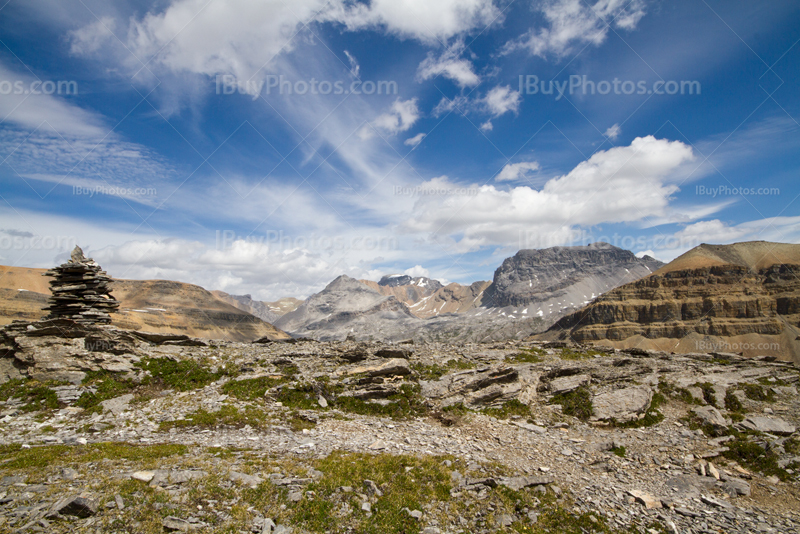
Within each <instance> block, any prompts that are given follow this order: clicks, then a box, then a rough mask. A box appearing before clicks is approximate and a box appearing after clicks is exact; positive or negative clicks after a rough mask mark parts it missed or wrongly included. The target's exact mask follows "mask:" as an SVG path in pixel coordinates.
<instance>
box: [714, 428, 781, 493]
mask: <svg viewBox="0 0 800 534" xmlns="http://www.w3.org/2000/svg"><path fill="white" fill-rule="evenodd" d="M731 433H732V434H733V436H734V439H732V440H730V441H728V442H727V443H726V444H725V446H726V447H727V448H728V450H727V451H725V452H723V453H722V455H723V456H725V458H728V459H729V460H734V461H736V462H738V463H739V464H741V465H743V466H744V467H746V468H748V469H751V470H753V471H760V472H761V473H763V474H764V475H765V476H770V475H774V476H776V477H778V478H779V479H781V480H783V481H784V482H785V481H787V480H789V479H790V478H791V475H790V474H789V473H787V472H786V470H785V469H783V468H781V467H780V466H779V465H778V455H777V454H775V453H774V452H773V451H768V450H766V449H764V447H762V446H761V445H759V444H758V443H754V442H752V441H750V440H749V439H748V437H749V436H750V434H748V433H740V432H737V431H732V432H731Z"/></svg>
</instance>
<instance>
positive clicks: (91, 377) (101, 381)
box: [75, 371, 137, 413]
mask: <svg viewBox="0 0 800 534" xmlns="http://www.w3.org/2000/svg"><path fill="white" fill-rule="evenodd" d="M83 385H84V386H94V387H95V388H97V391H96V392H95V393H90V392H88V391H84V392H83V393H82V394H81V396H80V398H79V399H78V401H77V402H76V403H75V405H76V406H79V407H81V408H83V409H84V410H86V413H93V412H99V411H101V410H102V407H101V406H100V403H101V402H103V401H105V400H108V399H113V398H114V397H119V396H121V395H125V394H126V393H130V392H132V391H133V390H134V389H135V388H136V387H137V384H136V383H134V382H133V381H132V380H125V379H123V378H121V377H119V376H118V375H117V373H109V372H108V371H88V372H87V373H86V377H85V378H84V379H83Z"/></svg>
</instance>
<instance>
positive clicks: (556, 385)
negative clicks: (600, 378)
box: [550, 374, 592, 395]
mask: <svg viewBox="0 0 800 534" xmlns="http://www.w3.org/2000/svg"><path fill="white" fill-rule="evenodd" d="M591 380H592V377H591V376H589V375H584V374H580V375H572V376H560V377H558V378H554V379H553V380H551V381H550V392H551V393H552V394H553V395H557V394H559V393H568V392H570V391H573V390H575V389H578V388H579V387H581V386H585V385H587V384H588V383H589V382H590V381H591Z"/></svg>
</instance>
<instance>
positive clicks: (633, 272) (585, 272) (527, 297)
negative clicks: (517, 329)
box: [483, 243, 663, 307]
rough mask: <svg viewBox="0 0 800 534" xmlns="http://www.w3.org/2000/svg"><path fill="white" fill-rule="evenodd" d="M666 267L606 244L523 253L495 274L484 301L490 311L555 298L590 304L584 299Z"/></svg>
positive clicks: (647, 258)
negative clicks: (491, 308)
mask: <svg viewBox="0 0 800 534" xmlns="http://www.w3.org/2000/svg"><path fill="white" fill-rule="evenodd" d="M662 265H663V263H661V262H660V261H658V260H654V259H653V258H650V257H645V258H643V259H639V258H637V257H636V256H634V254H633V253H632V252H631V251H629V250H623V249H621V248H617V247H614V246H612V245H609V244H608V243H593V244H591V245H587V246H585V247H583V246H579V247H552V248H547V249H541V250H520V251H519V252H517V254H516V255H514V256H513V257H511V258H508V259H506V260H505V261H504V262H503V264H502V265H501V266H500V267H499V268H498V269H497V270H496V271H495V273H494V280H493V282H492V285H491V286H490V287H489V289H487V290H486V295H484V299H483V302H484V305H485V306H488V307H504V306H525V305H529V304H532V303H536V302H543V301H548V300H551V299H553V298H554V297H555V298H558V299H560V300H561V301H562V302H564V303H574V304H573V305H574V306H577V307H581V306H583V304H584V303H585V302H586V301H587V299H588V300H591V297H584V295H595V296H597V295H600V294H601V293H604V292H606V291H608V290H610V289H613V288H615V287H617V286H619V285H622V284H624V283H627V282H632V281H634V280H637V279H639V278H641V277H643V276H647V275H648V274H650V273H651V272H653V271H655V270H657V269H658V268H659V267H661V266H662Z"/></svg>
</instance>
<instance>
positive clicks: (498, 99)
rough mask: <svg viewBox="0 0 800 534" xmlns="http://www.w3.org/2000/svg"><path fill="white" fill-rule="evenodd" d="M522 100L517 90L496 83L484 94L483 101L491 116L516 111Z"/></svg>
mask: <svg viewBox="0 0 800 534" xmlns="http://www.w3.org/2000/svg"><path fill="white" fill-rule="evenodd" d="M521 100H522V97H521V96H520V94H519V92H518V91H512V90H511V88H510V87H509V86H507V85H498V86H497V87H495V88H493V89H492V90H491V91H489V92H488V93H487V94H486V97H485V98H484V99H483V103H484V105H485V106H486V109H487V110H488V111H489V113H491V115H492V116H493V117H499V116H500V115H503V114H505V113H508V112H509V111H510V112H513V113H516V112H517V111H518V110H519V104H520V101H521Z"/></svg>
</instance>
